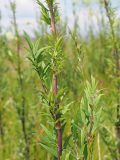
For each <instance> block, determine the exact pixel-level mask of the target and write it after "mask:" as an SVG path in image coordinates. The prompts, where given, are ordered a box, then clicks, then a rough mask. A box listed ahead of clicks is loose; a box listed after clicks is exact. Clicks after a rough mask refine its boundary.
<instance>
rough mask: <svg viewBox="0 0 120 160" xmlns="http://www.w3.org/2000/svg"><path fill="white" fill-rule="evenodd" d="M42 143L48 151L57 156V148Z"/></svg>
mask: <svg viewBox="0 0 120 160" xmlns="http://www.w3.org/2000/svg"><path fill="white" fill-rule="evenodd" d="M40 145H41V146H42V147H43V148H44V149H46V151H48V152H49V153H51V154H52V155H54V156H55V157H57V153H56V149H54V148H52V147H48V146H46V145H45V144H42V143H40Z"/></svg>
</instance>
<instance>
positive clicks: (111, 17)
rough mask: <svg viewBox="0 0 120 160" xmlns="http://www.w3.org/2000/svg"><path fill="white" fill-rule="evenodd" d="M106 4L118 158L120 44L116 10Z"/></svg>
mask: <svg viewBox="0 0 120 160" xmlns="http://www.w3.org/2000/svg"><path fill="white" fill-rule="evenodd" d="M104 6H105V10H106V14H107V17H108V20H109V25H110V41H111V42H110V43H111V46H112V48H111V49H112V53H113V56H114V57H113V58H114V62H113V64H114V65H113V68H114V73H113V75H114V76H113V77H114V78H113V79H114V81H115V86H114V87H115V89H116V91H115V92H116V93H115V95H116V103H117V105H116V120H115V127H116V137H117V141H118V159H119V156H120V64H119V60H120V58H119V46H118V41H117V37H116V33H115V11H114V9H112V7H111V4H110V2H109V1H108V0H104Z"/></svg>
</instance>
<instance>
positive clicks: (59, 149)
mask: <svg viewBox="0 0 120 160" xmlns="http://www.w3.org/2000/svg"><path fill="white" fill-rule="evenodd" d="M48 7H49V10H50V16H51V31H52V34H53V35H54V36H55V37H56V25H55V15H54V6H53V1H52V0H50V1H49V2H48ZM52 90H53V95H54V97H56V95H57V93H58V76H57V72H56V67H55V66H54V70H53V76H52ZM55 108H56V110H58V109H59V104H58V102H57V100H56V102H55ZM55 120H56V125H55V128H56V132H57V154H58V160H60V159H61V155H62V127H61V122H60V114H59V113H57V115H56V119H55Z"/></svg>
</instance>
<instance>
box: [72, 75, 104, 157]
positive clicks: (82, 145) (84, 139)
mask: <svg viewBox="0 0 120 160" xmlns="http://www.w3.org/2000/svg"><path fill="white" fill-rule="evenodd" d="M100 92H101V91H100V90H98V89H97V83H96V81H95V79H94V78H93V77H91V83H89V82H87V84H86V88H85V95H84V97H83V98H82V99H81V104H80V108H79V110H78V113H77V115H76V117H75V118H74V119H73V120H72V123H71V132H72V139H73V144H74V149H73V151H72V152H73V155H74V158H75V159H77V160H83V159H84V160H92V159H93V154H94V152H93V151H94V147H95V146H94V143H95V141H96V136H97V134H98V132H99V128H100V126H101V115H102V107H100V100H101V96H102V94H101V93H100ZM72 148H73V147H72Z"/></svg>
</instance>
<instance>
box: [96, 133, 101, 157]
mask: <svg viewBox="0 0 120 160" xmlns="http://www.w3.org/2000/svg"><path fill="white" fill-rule="evenodd" d="M97 144H98V160H101V150H100V135H99V133H98V136H97Z"/></svg>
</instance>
